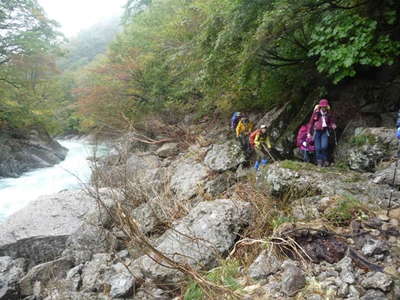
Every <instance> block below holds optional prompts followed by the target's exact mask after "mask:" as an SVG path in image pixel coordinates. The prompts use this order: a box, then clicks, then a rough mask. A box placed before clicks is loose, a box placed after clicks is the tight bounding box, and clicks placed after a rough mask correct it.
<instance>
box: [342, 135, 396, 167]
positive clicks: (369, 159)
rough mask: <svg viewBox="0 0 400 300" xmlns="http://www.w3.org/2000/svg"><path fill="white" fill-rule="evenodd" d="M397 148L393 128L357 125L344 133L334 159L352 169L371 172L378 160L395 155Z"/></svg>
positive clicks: (387, 158)
mask: <svg viewBox="0 0 400 300" xmlns="http://www.w3.org/2000/svg"><path fill="white" fill-rule="evenodd" d="M397 148H398V140H397V139H396V136H395V132H394V129H390V128H384V127H377V128H362V127H358V128H355V129H353V130H348V132H345V133H344V135H343V138H342V140H341V142H340V143H339V145H338V146H337V148H336V150H335V160H336V161H339V162H343V163H345V164H347V165H348V166H349V167H350V168H351V169H352V170H357V171H369V172H373V171H375V170H376V167H377V166H378V165H379V163H380V162H382V161H384V160H389V159H390V158H391V157H393V156H394V155H396V152H397Z"/></svg>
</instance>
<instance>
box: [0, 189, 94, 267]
mask: <svg viewBox="0 0 400 300" xmlns="http://www.w3.org/2000/svg"><path fill="white" fill-rule="evenodd" d="M95 209H96V202H95V201H94V200H93V199H92V198H91V197H90V196H89V195H87V193H86V192H85V191H64V192H61V193H58V194H55V195H50V196H43V197H40V198H38V199H37V200H35V201H33V202H31V203H30V204H29V205H28V206H26V207H25V208H23V209H22V210H20V211H18V212H16V213H15V214H13V215H11V216H10V217H9V218H8V219H7V220H6V222H5V223H3V224H0V255H8V256H11V257H13V258H17V257H24V258H27V259H29V263H30V264H33V265H36V264H38V263H43V262H46V261H50V260H54V259H55V258H56V257H58V256H59V255H60V254H61V252H62V251H63V250H64V248H65V241H66V239H67V238H68V236H69V235H71V234H72V233H73V232H75V231H76V230H77V229H78V228H79V227H80V226H81V224H82V222H83V216H84V215H85V214H86V213H88V212H89V211H92V210H95Z"/></svg>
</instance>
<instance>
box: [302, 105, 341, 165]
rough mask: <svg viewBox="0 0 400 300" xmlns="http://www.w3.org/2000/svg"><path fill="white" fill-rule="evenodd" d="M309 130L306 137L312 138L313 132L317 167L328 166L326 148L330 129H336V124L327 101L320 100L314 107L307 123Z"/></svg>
mask: <svg viewBox="0 0 400 300" xmlns="http://www.w3.org/2000/svg"><path fill="white" fill-rule="evenodd" d="M308 125H309V129H308V134H307V137H308V138H311V137H312V132H314V134H313V136H314V143H315V150H316V158H317V165H318V166H320V167H327V166H329V160H328V147H329V135H330V132H329V130H330V129H333V130H335V129H336V123H335V120H334V118H333V115H332V111H331V107H330V105H329V102H328V100H326V99H321V100H320V101H319V104H318V105H317V106H316V107H315V109H314V112H313V114H312V116H311V119H310V122H309V123H308Z"/></svg>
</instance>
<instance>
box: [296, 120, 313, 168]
mask: <svg viewBox="0 0 400 300" xmlns="http://www.w3.org/2000/svg"><path fill="white" fill-rule="evenodd" d="M308 132H309V125H308V124H306V125H302V126H301V127H300V129H299V132H298V133H297V138H296V145H297V147H298V148H299V149H300V151H301V153H302V154H303V160H304V162H310V161H311V155H312V153H314V152H315V146H314V141H313V139H312V137H311V136H308Z"/></svg>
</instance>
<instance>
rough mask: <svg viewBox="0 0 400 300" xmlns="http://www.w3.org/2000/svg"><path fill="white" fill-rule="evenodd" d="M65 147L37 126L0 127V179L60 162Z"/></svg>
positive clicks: (65, 151) (63, 157) (65, 153)
mask: <svg viewBox="0 0 400 300" xmlns="http://www.w3.org/2000/svg"><path fill="white" fill-rule="evenodd" d="M67 152H68V150H67V149H66V148H64V147H62V146H61V145H60V144H59V143H58V142H57V141H55V140H53V139H52V138H51V137H50V136H49V134H48V133H47V132H46V131H45V129H44V128H41V127H39V126H36V127H31V128H25V129H17V128H6V127H5V128H4V127H3V128H2V129H0V178H1V177H17V176H19V175H21V174H22V173H24V172H26V171H29V170H32V169H36V168H45V167H50V166H53V165H55V164H58V163H60V162H61V161H63V160H64V159H65V157H66V155H67Z"/></svg>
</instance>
